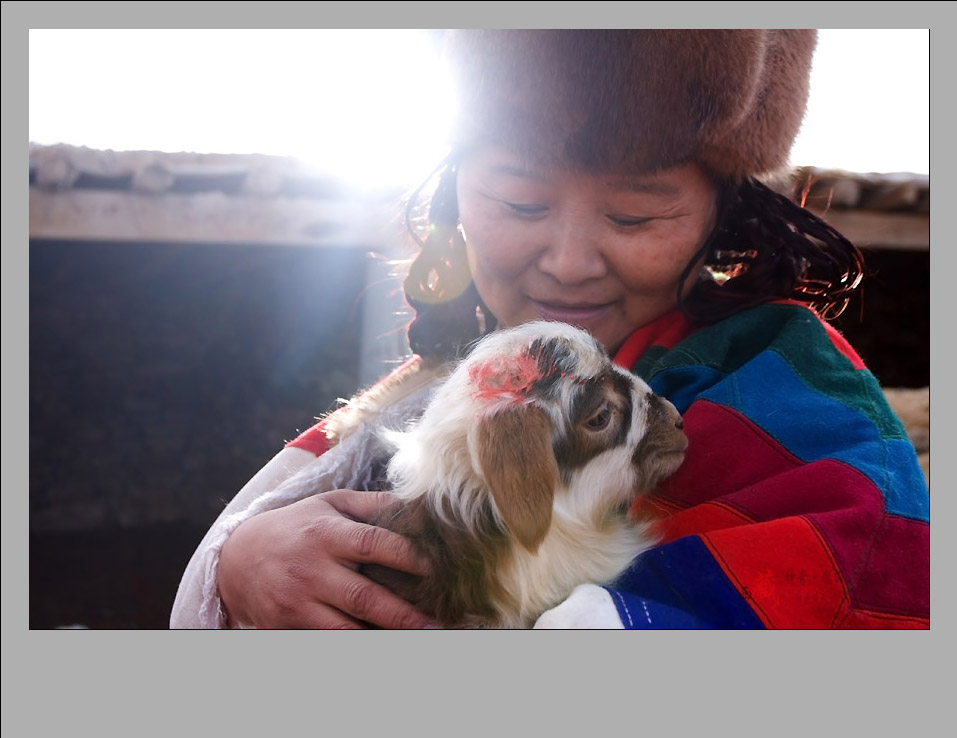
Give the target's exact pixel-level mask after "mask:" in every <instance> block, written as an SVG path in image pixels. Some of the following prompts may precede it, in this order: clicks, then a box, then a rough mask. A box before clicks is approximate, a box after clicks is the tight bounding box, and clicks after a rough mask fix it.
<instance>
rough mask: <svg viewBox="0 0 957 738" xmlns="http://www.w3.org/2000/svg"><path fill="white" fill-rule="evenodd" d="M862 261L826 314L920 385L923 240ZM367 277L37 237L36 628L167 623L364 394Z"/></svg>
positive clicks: (310, 253)
mask: <svg viewBox="0 0 957 738" xmlns="http://www.w3.org/2000/svg"><path fill="white" fill-rule="evenodd" d="M869 257H870V258H869V264H870V267H871V269H872V271H873V272H874V275H873V276H872V277H871V278H870V279H869V280H868V281H867V282H866V283H865V284H866V287H865V290H864V292H863V298H857V299H856V300H855V302H854V303H852V305H851V306H850V307H849V308H848V310H847V312H846V313H845V314H844V316H842V318H841V319H840V320H839V322H838V327H839V328H840V329H841V330H842V331H844V333H845V335H846V336H847V337H848V338H849V340H851V342H852V343H853V344H854V345H855V346H857V347H858V349H859V351H860V352H861V354H862V355H863V356H864V358H865V360H866V361H868V362H869V364H870V366H871V368H872V369H873V370H874V372H875V374H877V376H878V378H879V379H880V380H881V382H882V383H883V384H884V385H885V386H911V387H917V386H923V385H926V384H928V383H929V346H930V337H929V312H930V309H929V273H930V269H929V255H928V252H926V251H889V250H880V251H874V252H872V253H871V254H870V255H869ZM369 275H370V270H369V258H368V257H367V256H366V254H365V252H364V250H363V249H360V248H355V247H350V248H305V247H301V246H290V247H283V246H275V245H268V246H264V245H248V246H241V245H235V244H229V245H210V244H197V245H189V244H170V243H118V242H111V243H90V242H68V241H34V242H32V243H31V244H30V302H29V305H30V388H29V393H30V431H29V437H30V446H29V453H30V627H31V628H54V627H60V626H70V625H83V626H86V627H91V628H165V627H167V624H168V618H169V610H170V607H171V605H172V601H173V597H174V595H175V591H176V585H177V583H178V581H179V577H180V574H181V573H182V571H183V568H184V567H185V565H186V562H187V560H188V559H189V556H190V555H191V554H192V551H193V549H194V547H195V546H196V544H197V543H198V542H199V540H200V538H202V536H203V534H204V533H205V531H206V529H207V527H208V526H209V525H210V523H212V521H213V520H214V519H215V517H216V516H217V515H218V513H219V512H220V510H221V509H222V507H223V506H224V505H225V503H226V501H227V500H228V499H229V498H230V497H231V496H232V495H233V494H234V493H235V492H236V491H238V490H239V488H240V487H241V486H242V485H243V484H244V483H245V482H246V481H247V480H248V479H249V478H250V477H251V476H252V475H253V474H254V473H255V472H256V471H257V470H258V469H259V468H260V467H261V466H262V465H263V464H264V463H265V462H266V461H267V460H268V459H269V458H270V457H271V456H272V455H273V454H274V453H275V452H276V451H277V450H278V449H279V448H281V446H282V444H283V443H284V442H285V441H287V440H289V439H291V438H292V437H294V436H295V435H296V433H297V432H298V431H299V430H304V429H305V428H307V427H309V426H310V425H312V423H313V422H314V419H315V417H316V416H318V415H321V414H322V413H324V412H326V411H327V410H329V409H331V408H332V407H334V406H335V403H336V400H337V398H339V397H346V396H349V395H350V394H352V392H353V391H354V390H355V389H356V388H357V386H358V383H359V380H358V376H359V361H360V355H361V354H362V351H363V338H364V334H363V331H364V326H365V321H364V310H365V304H366V303H365V301H364V300H363V294H364V293H363V289H364V287H365V285H366V284H367V283H368V282H369V279H370V277H369ZM374 289H375V290H380V291H381V290H383V289H388V290H392V289H394V285H390V286H383V285H382V284H377V285H375V287H374ZM377 309H381V305H380V306H378V307H377ZM365 339H366V340H367V341H368V340H372V341H375V340H376V339H377V336H365ZM386 369H387V366H386V365H385V364H383V366H382V371H383V372H384V371H385V370H386Z"/></svg>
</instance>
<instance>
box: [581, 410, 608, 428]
mask: <svg viewBox="0 0 957 738" xmlns="http://www.w3.org/2000/svg"><path fill="white" fill-rule="evenodd" d="M609 423H611V405H605V406H604V407H603V408H602V409H601V410H599V411H598V412H597V413H595V414H594V415H592V416H591V417H590V418H589V419H588V420H587V421H585V425H586V426H587V427H588V430H591V431H601V430H605V428H607V427H608V424H609Z"/></svg>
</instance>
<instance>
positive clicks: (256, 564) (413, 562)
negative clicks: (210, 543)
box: [219, 490, 429, 628]
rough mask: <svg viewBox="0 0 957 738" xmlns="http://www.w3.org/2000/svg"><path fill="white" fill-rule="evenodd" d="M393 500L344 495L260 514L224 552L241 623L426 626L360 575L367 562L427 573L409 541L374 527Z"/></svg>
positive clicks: (223, 572)
mask: <svg viewBox="0 0 957 738" xmlns="http://www.w3.org/2000/svg"><path fill="white" fill-rule="evenodd" d="M390 501H392V498H391V496H389V495H387V494H379V493H374V492H355V491H351V490H337V491H335V492H329V493H325V494H321V495H316V496H314V497H310V498H307V499H305V500H302V501H300V502H297V503H293V504H291V505H287V506H286V507H283V508H279V509H276V510H271V511H268V512H264V513H261V514H259V515H256V516H254V517H252V518H249V519H248V520H246V521H244V522H243V523H242V524H241V525H239V526H238V527H237V528H236V530H235V531H233V533H232V535H231V536H230V537H229V538H228V539H227V540H226V542H225V544H224V545H223V548H222V550H221V552H220V559H219V588H220V598H221V599H222V602H223V603H224V606H225V608H226V610H227V612H228V613H229V617H230V623H231V624H233V625H241V624H244V625H253V626H256V627H260V628H267V627H268V628H358V627H365V626H366V625H374V626H377V627H380V628H423V627H426V626H427V625H428V624H429V618H428V617H427V616H426V615H425V614H424V613H421V612H420V611H418V610H417V609H416V608H415V607H413V606H412V605H411V604H410V603H408V602H406V601H405V600H403V599H402V598H400V597H398V596H397V595H396V594H394V593H393V592H391V591H389V590H388V589H387V588H385V587H383V586H381V585H380V584H377V583H376V582H373V581H372V580H371V579H368V578H367V577H365V576H363V575H362V574H361V573H360V572H359V566H360V564H363V563H373V564H379V565H381V566H386V567H389V568H393V569H399V570H401V571H405V572H409V573H412V574H419V575H421V574H424V573H426V572H427V570H428V566H427V562H425V561H423V560H422V558H421V557H420V556H419V555H418V554H417V553H416V551H415V549H414V548H413V547H412V545H411V543H410V542H409V541H408V540H407V539H405V538H404V537H402V536H400V535H398V534H396V533H393V532H392V531H388V530H385V529H384V528H377V527H375V526H372V525H368V524H367V523H365V522H363V520H371V519H373V518H374V517H375V515H376V514H378V512H379V510H380V509H381V508H382V506H383V505H385V504H387V503H389V502H390Z"/></svg>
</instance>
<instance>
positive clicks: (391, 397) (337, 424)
mask: <svg viewBox="0 0 957 738" xmlns="http://www.w3.org/2000/svg"><path fill="white" fill-rule="evenodd" d="M450 368H451V367H450V366H449V365H447V364H443V363H442V362H439V361H437V360H431V359H423V358H420V357H418V356H416V357H413V358H412V359H410V360H409V361H407V362H406V363H405V364H403V365H402V366H400V367H399V368H398V369H396V370H395V371H393V372H392V373H391V374H389V375H387V376H385V377H384V378H383V379H381V380H379V381H378V382H376V383H375V384H373V385H372V386H371V387H369V388H367V389H365V390H363V391H361V392H359V393H358V394H356V395H355V396H354V397H353V398H352V399H351V400H349V401H348V403H346V404H345V405H344V406H342V407H341V408H339V409H338V410H336V411H335V412H334V413H332V414H331V415H330V416H329V417H328V418H327V419H326V422H325V432H326V437H327V438H328V439H329V441H330V443H331V444H332V445H335V444H337V443H339V441H341V440H343V439H344V438H347V437H348V436H350V435H351V434H352V433H353V432H355V431H356V430H357V429H358V428H359V427H360V426H361V425H363V424H364V423H368V422H370V420H372V419H373V418H375V416H376V415H378V414H379V413H381V412H382V411H383V410H385V409H386V408H389V407H391V406H393V405H395V404H396V403H397V402H399V401H401V400H402V399H403V398H405V397H408V396H409V395H410V394H412V393H413V392H415V391H416V390H419V389H422V388H423V387H425V386H426V385H427V384H429V383H430V382H433V381H436V380H437V379H438V378H440V377H441V376H443V375H444V374H446V373H447V372H448V371H449V369H450Z"/></svg>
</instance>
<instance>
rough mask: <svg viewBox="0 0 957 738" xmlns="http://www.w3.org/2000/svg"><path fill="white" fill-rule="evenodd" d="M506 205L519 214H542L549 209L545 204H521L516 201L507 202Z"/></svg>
mask: <svg viewBox="0 0 957 738" xmlns="http://www.w3.org/2000/svg"><path fill="white" fill-rule="evenodd" d="M505 205H506V207H508V209H509V210H511V211H512V212H514V213H517V214H519V215H541V214H542V213H544V212H545V211H546V210H548V208H547V207H545V206H544V205H521V204H519V203H516V202H506V203H505Z"/></svg>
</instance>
